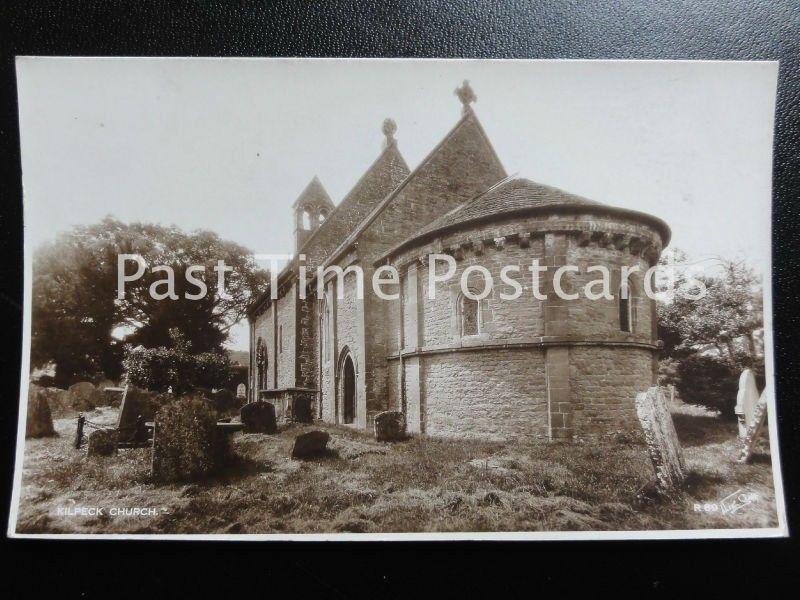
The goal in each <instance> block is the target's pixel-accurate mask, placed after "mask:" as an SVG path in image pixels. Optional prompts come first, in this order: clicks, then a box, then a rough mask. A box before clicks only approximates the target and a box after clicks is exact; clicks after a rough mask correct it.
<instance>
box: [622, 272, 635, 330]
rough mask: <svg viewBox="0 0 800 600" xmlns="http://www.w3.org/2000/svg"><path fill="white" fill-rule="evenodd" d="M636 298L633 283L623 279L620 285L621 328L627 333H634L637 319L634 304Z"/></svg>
mask: <svg viewBox="0 0 800 600" xmlns="http://www.w3.org/2000/svg"><path fill="white" fill-rule="evenodd" d="M635 302H636V298H635V295H634V286H633V284H632V283H630V282H627V281H623V282H622V285H620V286H619V329H620V331H624V332H626V333H633V328H634V325H635V320H636V311H635V309H634V305H635Z"/></svg>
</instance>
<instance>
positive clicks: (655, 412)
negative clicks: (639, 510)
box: [636, 387, 686, 491]
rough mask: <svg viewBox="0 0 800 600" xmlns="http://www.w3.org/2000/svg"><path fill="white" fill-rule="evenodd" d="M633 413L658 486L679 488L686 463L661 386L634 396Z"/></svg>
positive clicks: (668, 489) (663, 488) (683, 477)
mask: <svg viewBox="0 0 800 600" xmlns="http://www.w3.org/2000/svg"><path fill="white" fill-rule="evenodd" d="M636 415H637V416H638V417H639V422H640V423H641V425H642V430H643V431H644V439H645V443H646V444H647V452H648V454H649V456H650V460H651V462H652V463H653V468H654V469H655V472H656V481H657V483H658V487H659V489H661V490H662V491H670V490H673V489H674V488H676V487H679V486H680V485H681V484H682V483H683V481H684V479H685V478H686V464H685V463H684V460H683V449H682V448H681V444H680V442H679V441H678V434H677V433H676V432H675V425H674V424H673V422H672V415H670V413H669V406H668V405H667V400H666V398H665V397H664V392H663V391H662V390H661V388H659V387H651V388H650V389H648V390H647V391H646V392H642V393H640V394H638V395H637V396H636Z"/></svg>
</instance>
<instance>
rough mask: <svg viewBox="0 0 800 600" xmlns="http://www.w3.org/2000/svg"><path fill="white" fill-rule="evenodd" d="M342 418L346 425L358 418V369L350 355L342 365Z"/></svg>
mask: <svg viewBox="0 0 800 600" xmlns="http://www.w3.org/2000/svg"><path fill="white" fill-rule="evenodd" d="M342 404H343V406H342V413H343V414H342V417H343V421H344V422H345V423H352V422H353V421H355V418H356V369H355V366H354V365H353V359H352V358H350V355H349V354H348V355H347V356H346V357H345V359H344V364H343V365H342Z"/></svg>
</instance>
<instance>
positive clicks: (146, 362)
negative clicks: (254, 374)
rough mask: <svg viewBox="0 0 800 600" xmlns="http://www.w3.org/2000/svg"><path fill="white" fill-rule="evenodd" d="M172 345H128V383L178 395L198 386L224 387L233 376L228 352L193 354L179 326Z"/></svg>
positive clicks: (125, 365) (126, 363)
mask: <svg viewBox="0 0 800 600" xmlns="http://www.w3.org/2000/svg"><path fill="white" fill-rule="evenodd" d="M170 335H171V337H172V345H171V346H169V347H167V346H160V347H158V348H144V347H142V346H139V347H137V348H128V349H127V350H126V352H125V359H124V361H123V366H124V367H125V370H126V372H127V374H128V383H129V384H131V385H135V386H138V387H140V388H143V389H146V390H152V391H157V392H166V391H168V390H170V389H172V392H173V393H174V394H176V395H178V396H181V395H183V394H186V393H188V392H190V391H193V390H195V389H198V388H212V387H213V388H221V387H224V386H225V385H227V383H228V381H229V380H230V377H231V371H230V360H229V359H228V356H227V354H223V353H219V354H218V353H214V352H203V353H200V354H192V353H191V352H190V349H189V345H188V344H187V343H186V342H185V340H184V339H183V337H182V336H181V335H180V333H179V332H178V331H177V330H172V331H171V332H170Z"/></svg>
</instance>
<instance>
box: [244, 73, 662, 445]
mask: <svg viewBox="0 0 800 600" xmlns="http://www.w3.org/2000/svg"><path fill="white" fill-rule="evenodd" d="M456 94H457V96H458V97H459V99H460V100H461V103H462V115H461V118H460V119H459V120H458V122H457V123H456V124H455V126H454V127H453V128H452V129H451V130H450V131H449V132H448V133H447V134H446V135H445V136H444V138H443V139H442V140H441V141H440V142H439V144H438V145H436V147H435V148H433V150H431V152H430V153H429V154H428V155H427V156H426V157H425V158H424V159H423V160H422V162H421V163H420V164H419V165H418V166H416V167H415V168H414V170H413V171H412V170H410V169H409V167H408V165H407V164H406V161H405V160H404V159H403V156H402V155H401V154H400V150H399V148H398V144H397V141H396V140H395V137H394V136H395V133H396V126H395V124H394V122H393V121H391V120H390V119H387V120H386V121H385V122H384V124H383V133H384V135H385V142H384V146H383V149H382V151H381V152H380V154H379V155H378V157H377V158H376V159H375V161H374V162H373V163H372V165H370V166H369V167H368V168H367V170H366V171H365V172H364V174H363V175H362V176H361V178H360V179H359V180H358V181H357V182H356V184H355V185H354V187H353V188H352V189H351V190H350V192H349V193H348V194H347V195H346V196H345V197H344V198H343V199H342V200H341V201H340V202H339V203H338V204H334V202H333V201H332V200H331V198H330V196H329V195H328V193H327V192H326V191H325V188H324V187H323V185H322V183H321V182H320V181H319V179H317V178H316V177H314V178H313V179H312V180H311V181H310V183H309V184H308V185H307V187H306V188H305V189H304V190H303V191H302V193H301V194H300V196H299V197H298V198H297V200H295V202H294V203H293V204H292V210H293V211H294V223H295V225H294V226H295V240H294V241H295V244H294V245H295V247H294V254H293V257H292V259H291V260H290V261H289V263H288V264H287V265H286V267H285V268H284V269H283V270H282V271H281V272H280V274H279V275H278V277H277V289H276V290H271V289H265V290H264V291H263V293H262V294H261V295H260V296H259V297H258V298H257V299H256V301H255V302H254V303H253V304H252V306H251V309H250V311H249V314H248V318H249V325H250V369H249V385H248V390H249V392H248V393H249V400H250V401H255V400H266V401H270V402H273V403H274V404H275V405H276V409H277V412H278V415H279V416H283V417H287V418H290V417H293V418H301V419H308V418H314V419H321V420H322V421H324V422H328V423H337V424H343V425H348V426H352V427H355V428H359V429H368V428H371V426H372V421H373V419H374V416H375V415H376V414H378V413H380V412H382V411H385V410H397V411H402V412H403V413H404V414H405V416H406V422H407V427H408V431H409V432H410V433H411V434H427V435H435V436H475V437H486V438H494V439H507V438H511V437H519V436H523V437H531V438H538V439H542V440H552V439H572V438H574V437H589V436H593V435H597V434H603V433H607V432H613V431H619V430H621V429H628V428H632V427H634V426H635V424H636V415H635V408H634V400H635V397H636V394H637V393H638V392H641V391H644V390H646V389H647V388H648V387H649V386H651V385H652V384H653V383H654V381H655V376H656V369H657V358H658V350H659V344H658V340H657V331H656V314H655V304H654V301H653V300H650V299H648V298H647V297H646V296H645V294H644V293H643V290H644V287H643V286H644V281H643V275H644V273H645V272H646V271H647V269H648V268H649V267H650V266H652V265H654V264H655V263H656V262H657V261H658V258H659V255H660V253H661V250H662V249H663V248H664V247H665V246H666V245H667V244H668V242H669V237H670V231H669V227H668V226H667V225H666V224H665V223H664V222H663V221H662V220H660V219H658V218H656V217H653V216H650V215H648V214H645V213H641V212H638V211H634V210H629V209H622V208H616V207H613V206H608V205H605V204H601V203H599V202H595V201H592V200H588V199H586V198H582V197H579V196H576V195H573V194H569V193H567V192H564V191H562V190H559V189H556V188H553V187H550V186H546V185H542V184H539V183H535V182H533V181H529V180H527V179H522V178H509V177H508V175H507V173H506V171H505V169H504V168H503V165H502V163H501V162H500V159H499V157H498V156H497V154H496V153H495V151H494V149H493V147H492V144H491V142H490V141H489V139H488V138H487V136H486V133H485V131H484V130H483V128H482V127H481V124H480V122H479V121H478V118H477V116H476V114H475V111H474V109H473V108H472V103H473V102H474V101H475V100H476V97H475V94H474V93H473V92H472V90H471V88H470V87H469V84H468V83H467V82H464V84H463V85H462V86H461V87H459V88H458V89H457V90H456ZM434 254H435V255H447V256H450V257H452V258H453V259H454V263H455V269H456V271H455V273H454V274H453V276H452V277H451V278H450V279H448V280H446V281H440V282H436V283H435V286H436V290H435V292H436V293H435V294H429V289H428V287H429V285H430V282H429V279H431V278H430V277H429V275H430V274H429V273H428V268H429V265H430V261H429V257H430V256H431V255H434ZM534 259H535V260H538V264H540V265H543V266H548V267H549V268H548V270H547V272H545V273H543V274H542V275H541V281H540V289H541V292H542V294H545V295H546V296H547V298H546V299H539V298H537V297H536V296H535V295H534V294H533V293H532V287H533V284H534V281H533V279H532V278H533V274H532V272H531V270H530V265H531V264H532V261H533V260H534ZM598 264H599V265H604V266H605V267H607V269H608V270H609V272H610V273H611V287H612V289H613V297H610V298H609V297H603V298H600V299H597V300H592V299H589V298H587V297H585V296H584V295H583V294H579V295H576V296H577V297H575V298H574V299H564V298H560V297H558V296H557V295H555V294H553V290H554V283H556V284H559V287H560V288H562V289H563V290H564V291H565V292H568V293H571V292H574V291H578V290H582V289H583V288H584V286H585V285H586V284H587V283H588V282H590V281H592V280H593V279H596V278H597V276H596V275H595V274H592V273H587V272H586V267H587V266H589V265H598ZM384 265H391V266H393V267H394V268H396V270H397V272H398V273H399V281H398V282H397V283H396V284H387V285H383V286H382V289H383V291H384V293H385V294H386V295H390V294H393V293H394V294H397V296H398V297H397V299H383V298H380V297H378V295H376V294H375V292H374V291H373V289H372V280H373V274H374V273H375V270H376V269H379V268H380V267H382V266H384ZM436 265H437V269H438V268H441V269H443V270H444V269H445V268H446V267H447V264H446V263H444V262H441V263H436ZM509 265H510V266H511V267H512V270H514V271H515V279H517V281H518V282H519V284H520V285H521V286H522V289H523V293H522V295H521V296H520V297H519V298H517V299H514V300H506V299H504V297H503V296H506V295H508V294H509V293H511V292H513V291H514V287H513V286H511V285H508V284H506V283H504V282H503V281H504V280H503V278H502V277H501V271H502V270H503V269H504V268H508V267H509ZM564 265H575V266H577V267H580V269H579V270H576V271H573V270H570V271H568V272H566V273H565V274H564V276H563V278H562V279H560V280H559V282H554V281H553V273H554V271H555V270H556V269H558V267H560V266H564ZM320 266H322V267H326V268H327V267H331V266H339V267H341V269H343V270H344V272H345V275H344V276H343V277H339V276H337V275H336V274H335V273H334V272H333V270H331V272H330V273H329V274H326V275H325V277H324V281H323V282H321V289H323V291H324V293H322V294H321V295H318V282H317V281H316V279H315V274H316V273H317V268H318V267H320ZM351 266H357V267H359V268H360V269H361V270H362V271H363V298H360V297H359V294H358V293H357V291H358V290H357V287H358V285H357V284H358V277H357V275H356V274H355V273H354V270H353V269H351V270H348V267H351ZM478 266H480V267H484V268H485V270H488V272H489V273H491V275H492V278H493V281H494V286H493V288H492V290H491V292H490V293H489V294H488V295H487V296H486V297H483V298H480V299H475V297H476V296H480V295H481V294H480V292H481V291H482V290H484V283H485V282H484V281H483V279H482V278H481V275H480V273H478V269H476V268H475V267H478ZM632 266H636V267H638V270H637V272H636V273H634V274H633V275H632V276H631V277H630V284H629V287H628V290H629V293H628V294H622V293H621V289H622V286H623V276H622V274H621V273H622V269H623V267H632ZM514 267H518V269H514ZM301 269H304V271H303V272H304V273H305V274H307V275H304V276H303V277H300V273H301ZM465 270H466V271H467V273H466V275H465V278H466V280H467V281H468V289H469V290H473V289H474V290H475V293H474V294H473V293H470V294H468V295H465V294H464V291H463V288H462V286H461V285H460V282H461V277H462V274H464V272H465ZM435 274H436V273H435ZM303 279H305V280H306V285H305V288H306V289H305V290H301V289H300V286H301V282H302V281H303ZM431 296H433V297H431Z"/></svg>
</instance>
